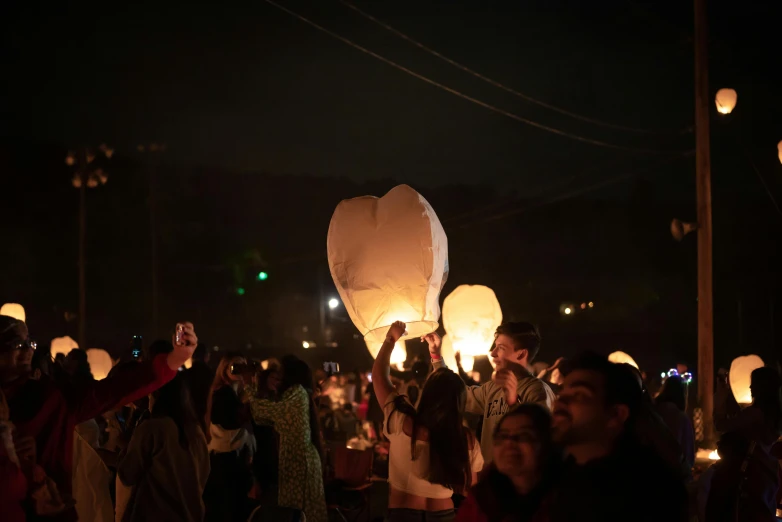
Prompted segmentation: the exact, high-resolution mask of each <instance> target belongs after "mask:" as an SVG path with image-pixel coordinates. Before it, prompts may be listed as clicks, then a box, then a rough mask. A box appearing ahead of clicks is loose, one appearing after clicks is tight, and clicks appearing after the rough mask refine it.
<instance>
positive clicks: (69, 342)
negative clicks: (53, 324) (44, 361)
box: [51, 335, 79, 359]
mask: <svg viewBox="0 0 782 522" xmlns="http://www.w3.org/2000/svg"><path fill="white" fill-rule="evenodd" d="M78 347H79V345H78V344H77V343H76V341H74V340H73V339H71V338H70V337H68V336H67V335H66V336H65V337H57V338H55V339H52V344H51V354H52V359H54V358H55V357H56V356H57V354H58V353H61V354H63V355H68V354H69V353H70V352H71V350H74V349H76V348H78Z"/></svg>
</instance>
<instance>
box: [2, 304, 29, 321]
mask: <svg viewBox="0 0 782 522" xmlns="http://www.w3.org/2000/svg"><path fill="white" fill-rule="evenodd" d="M0 315H7V316H8V317H13V318H14V319H17V320H19V321H24V320H25V319H26V318H27V315H26V314H25V313H24V306H22V305H20V304H18V303H6V304H4V305H3V307H2V308H0Z"/></svg>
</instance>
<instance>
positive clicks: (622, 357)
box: [608, 352, 640, 370]
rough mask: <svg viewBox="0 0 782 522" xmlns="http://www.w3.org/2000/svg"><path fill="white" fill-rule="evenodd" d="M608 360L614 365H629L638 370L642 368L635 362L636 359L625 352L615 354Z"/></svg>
mask: <svg viewBox="0 0 782 522" xmlns="http://www.w3.org/2000/svg"><path fill="white" fill-rule="evenodd" d="M608 360H609V361H611V362H612V363H614V364H629V365H630V366H633V367H634V368H635V369H636V370H640V368H638V363H636V362H635V359H633V358H632V357H630V356H629V355H628V354H626V353H624V352H614V353H612V354H611V355H609V356H608Z"/></svg>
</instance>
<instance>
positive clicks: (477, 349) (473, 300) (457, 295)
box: [443, 285, 502, 372]
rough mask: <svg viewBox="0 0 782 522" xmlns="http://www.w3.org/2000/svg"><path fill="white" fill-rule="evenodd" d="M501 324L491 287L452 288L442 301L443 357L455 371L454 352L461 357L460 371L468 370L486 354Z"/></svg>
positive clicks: (464, 286) (466, 286) (498, 304)
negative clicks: (444, 332) (477, 359)
mask: <svg viewBox="0 0 782 522" xmlns="http://www.w3.org/2000/svg"><path fill="white" fill-rule="evenodd" d="M500 324H502V309H501V308H500V303H499V301H497V296H496V295H495V294H494V291H493V290H492V289H491V288H488V287H486V286H481V285H461V286H458V287H456V289H454V291H453V292H451V293H450V294H449V295H448V297H446V298H445V300H444V301H443V326H444V327H445V330H446V332H448V333H447V334H446V335H445V336H444V337H443V357H444V358H445V364H446V365H448V366H449V367H450V368H453V369H455V368H456V360H455V357H454V356H455V353H456V352H457V351H458V352H460V353H461V356H462V368H463V369H464V371H467V372H469V371H472V368H473V363H474V360H475V357H476V356H478V355H487V354H488V353H489V351H490V350H491V346H492V343H493V342H494V334H495V332H496V330H497V327H498V326H499V325H500Z"/></svg>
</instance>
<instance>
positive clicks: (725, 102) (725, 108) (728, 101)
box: [714, 89, 738, 114]
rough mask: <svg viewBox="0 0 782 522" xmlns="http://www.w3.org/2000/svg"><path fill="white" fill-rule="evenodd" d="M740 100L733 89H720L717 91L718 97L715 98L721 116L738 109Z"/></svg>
mask: <svg viewBox="0 0 782 522" xmlns="http://www.w3.org/2000/svg"><path fill="white" fill-rule="evenodd" d="M737 100H738V94H736V91H734V90H733V89H720V90H719V91H717V96H715V98H714V103H716V104H717V112H719V113H720V114H730V113H731V112H733V109H734V108H735V107H736V101H737Z"/></svg>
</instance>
